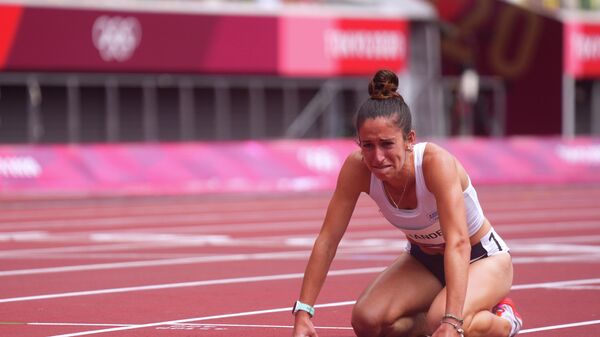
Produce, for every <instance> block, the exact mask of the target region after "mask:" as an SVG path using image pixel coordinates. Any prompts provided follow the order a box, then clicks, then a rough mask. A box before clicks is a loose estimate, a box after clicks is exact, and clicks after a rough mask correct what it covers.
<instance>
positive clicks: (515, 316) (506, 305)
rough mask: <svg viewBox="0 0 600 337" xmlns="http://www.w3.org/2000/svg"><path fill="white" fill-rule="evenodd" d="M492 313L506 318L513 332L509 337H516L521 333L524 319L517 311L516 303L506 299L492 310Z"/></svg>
mask: <svg viewBox="0 0 600 337" xmlns="http://www.w3.org/2000/svg"><path fill="white" fill-rule="evenodd" d="M492 312H493V313H494V314H496V315H497V316H500V317H502V318H504V319H505V320H507V321H509V322H510V325H511V327H512V328H511V330H510V335H509V337H514V336H516V335H517V334H518V333H519V330H521V327H522V326H523V318H522V317H521V315H519V313H518V312H517V310H516V309H515V303H514V302H513V300H512V299H510V298H508V297H507V298H505V299H503V300H502V301H500V303H498V304H496V306H495V307H494V308H493V309H492Z"/></svg>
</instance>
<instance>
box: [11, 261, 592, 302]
mask: <svg viewBox="0 0 600 337" xmlns="http://www.w3.org/2000/svg"><path fill="white" fill-rule="evenodd" d="M384 269H385V267H371V268H357V269H342V270H333V271H330V272H329V274H328V275H329V276H342V275H357V274H368V273H379V272H381V271H382V270H384ZM303 276H304V274H303V273H290V274H279V275H267V276H253V277H238V278H227V279H218V280H203V281H193V282H178V283H164V284H154V285H146V286H135V287H121V288H108V289H98V290H86V291H75V292H66V293H55V294H45V295H33V296H23V297H11V298H3V299H0V303H10V302H24V301H35V300H45V299H54V298H64V297H77V296H91V295H102V294H114V293H124V292H136V291H148V290H159V289H173V288H186V287H201V286H209V285H221V284H234V283H249V282H263V281H274V280H288V279H297V278H302V277H303ZM595 283H600V278H595V279H583V280H571V281H559V282H545V283H534V284H529V285H517V286H513V289H515V290H518V289H533V288H560V287H568V286H578V285H588V284H595Z"/></svg>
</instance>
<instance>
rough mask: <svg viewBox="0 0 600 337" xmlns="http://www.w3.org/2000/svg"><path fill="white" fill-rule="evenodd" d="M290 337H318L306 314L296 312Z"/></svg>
mask: <svg viewBox="0 0 600 337" xmlns="http://www.w3.org/2000/svg"><path fill="white" fill-rule="evenodd" d="M292 337H318V335H317V331H315V327H314V325H313V322H312V320H311V319H310V316H309V315H308V313H307V312H304V311H298V312H297V313H296V317H295V321H294V332H293V333H292Z"/></svg>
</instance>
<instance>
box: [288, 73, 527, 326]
mask: <svg viewBox="0 0 600 337" xmlns="http://www.w3.org/2000/svg"><path fill="white" fill-rule="evenodd" d="M397 89H398V78H397V77H396V75H395V74H394V73H393V72H391V71H387V70H382V71H379V72H377V73H376V74H375V76H374V77H373V79H372V81H371V82H370V83H369V94H370V98H369V99H367V101H366V102H365V103H364V104H363V105H362V106H361V108H360V109H359V111H358V114H357V118H356V130H357V134H358V142H359V146H360V150H357V151H356V152H354V153H352V154H350V155H349V156H348V158H347V159H346V161H345V162H344V165H343V167H342V169H341V171H340V174H339V177H338V183H337V187H336V189H335V192H334V194H333V196H332V199H331V201H330V204H329V207H328V209H327V214H326V216H325V219H324V222H323V226H322V228H321V231H320V233H319V236H318V237H317V240H316V241H315V244H314V247H313V250H312V254H311V256H310V259H309V261H308V266H307V267H306V272H305V274H304V280H303V283H302V290H301V293H300V298H299V301H297V302H296V304H295V305H294V314H295V323H294V331H293V336H294V337H304V336H316V335H317V334H316V332H315V329H314V326H313V324H312V321H311V319H310V318H311V317H312V315H313V314H314V309H313V308H312V306H313V305H314V303H315V301H316V299H317V296H318V294H319V292H320V290H321V288H322V286H323V283H324V282H325V278H326V275H327V272H328V270H329V267H330V265H331V262H332V260H333V258H334V256H335V253H336V250H337V247H338V244H339V242H340V240H341V239H342V236H343V235H344V233H345V231H346V228H347V226H348V223H349V221H350V218H351V216H352V213H353V211H354V207H355V205H356V202H357V200H358V198H359V195H360V194H361V193H362V192H364V193H367V194H369V196H370V197H371V198H373V200H374V201H375V202H376V203H377V205H378V206H379V208H380V210H381V212H382V214H383V215H384V216H385V218H386V219H387V220H388V221H390V222H391V223H392V224H393V225H394V226H396V227H398V228H399V229H401V230H402V231H404V232H405V234H406V237H407V239H408V241H409V244H408V246H407V248H406V252H403V253H401V254H400V256H399V257H398V258H397V259H396V260H395V261H394V262H393V263H392V265H390V266H389V267H388V268H387V269H385V270H384V271H383V272H382V273H381V274H380V275H379V276H378V277H377V278H376V279H375V280H374V281H373V282H372V283H371V284H370V285H369V286H368V287H367V289H365V290H364V292H363V293H362V294H361V295H360V297H359V298H358V300H357V302H356V305H355V306H354V309H353V312H352V326H353V328H354V331H355V333H356V335H357V336H359V337H362V336H369V337H375V336H421V335H432V336H433V337H446V336H447V337H457V336H462V335H464V336H467V337H476V336H485V337H507V336H514V335H516V334H517V332H518V331H519V329H520V328H521V324H522V321H521V319H520V317H519V316H518V314H517V313H516V312H515V311H514V305H513V303H512V302H511V301H510V300H509V299H506V298H505V297H506V296H507V295H508V293H509V291H510V287H511V284H512V275H513V267H512V261H511V257H510V255H509V254H508V247H507V246H506V244H505V242H504V241H503V240H502V238H501V237H500V236H499V235H498V234H497V233H496V232H495V231H494V229H493V228H492V226H491V224H490V222H489V221H488V220H487V219H486V218H485V217H484V214H483V211H482V208H481V206H480V204H479V200H478V199H477V193H476V192H475V189H474V188H473V185H472V184H471V181H470V179H469V176H468V174H467V172H466V171H465V169H464V167H463V166H462V165H461V164H460V162H459V161H458V160H457V159H456V158H455V157H454V156H452V155H451V154H450V153H448V152H447V151H445V150H444V149H442V148H441V147H439V146H437V145H435V144H433V143H416V144H415V138H416V134H415V131H414V130H412V122H411V120H412V118H411V114H410V111H409V108H408V106H407V105H406V103H405V102H404V99H403V98H402V97H401V96H400V95H399V94H398V93H397Z"/></svg>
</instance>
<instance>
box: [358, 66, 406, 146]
mask: <svg viewBox="0 0 600 337" xmlns="http://www.w3.org/2000/svg"><path fill="white" fill-rule="evenodd" d="M397 90H398V76H396V74H395V73H394V72H393V71H391V70H386V69H383V70H379V71H378V72H377V73H375V75H374V76H373V78H372V79H371V82H369V95H370V96H371V97H369V98H368V99H367V100H366V101H365V102H364V103H363V104H362V105H361V107H360V108H359V109H358V112H357V113H356V124H355V125H356V132H357V133H358V130H360V128H361V127H362V125H363V124H364V122H365V121H366V120H367V119H374V118H378V117H385V118H389V119H391V120H392V121H393V122H394V124H396V126H397V127H398V128H400V129H402V131H403V134H404V137H406V135H407V134H408V133H409V132H410V130H411V129H412V117H411V115H410V109H409V108H408V105H407V104H406V102H405V101H404V98H402V96H401V95H400V94H399V93H398V91H397Z"/></svg>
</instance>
